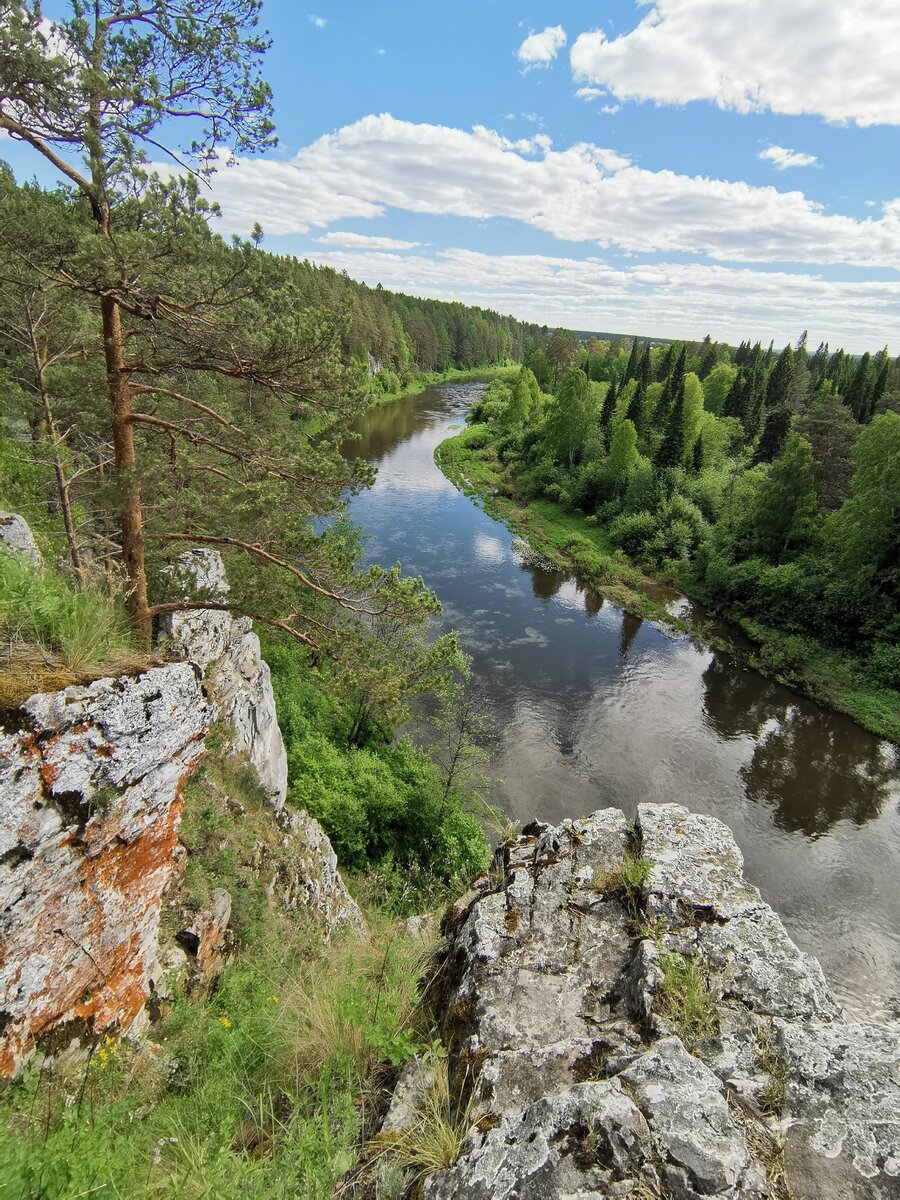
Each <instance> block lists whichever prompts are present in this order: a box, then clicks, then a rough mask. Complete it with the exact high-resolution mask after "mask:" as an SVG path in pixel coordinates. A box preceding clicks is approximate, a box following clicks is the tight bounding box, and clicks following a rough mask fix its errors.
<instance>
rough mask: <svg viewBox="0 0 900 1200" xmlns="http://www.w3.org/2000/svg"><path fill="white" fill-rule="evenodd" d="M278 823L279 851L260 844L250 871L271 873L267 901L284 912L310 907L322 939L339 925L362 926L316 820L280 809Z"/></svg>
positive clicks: (337, 928) (308, 909) (327, 936)
mask: <svg viewBox="0 0 900 1200" xmlns="http://www.w3.org/2000/svg"><path fill="white" fill-rule="evenodd" d="M280 824H281V827H282V829H283V830H284V838H283V841H282V853H281V854H280V855H279V856H278V857H277V859H276V857H275V856H274V855H273V854H272V853H271V851H270V850H269V848H268V846H266V845H264V844H263V843H262V842H260V843H258V844H257V847H256V850H255V853H254V858H253V867H254V870H256V871H257V872H259V873H260V874H262V875H265V874H267V873H268V874H270V875H271V882H270V884H269V889H268V890H269V896H270V898H271V900H272V902H273V903H275V904H278V905H279V906H280V907H281V908H283V909H284V910H285V912H298V911H300V910H307V911H311V912H312V913H313V914H314V915H315V916H316V918H317V919H318V921H319V923H320V924H321V926H322V929H323V932H324V934H325V937H326V940H327V939H329V938H330V937H331V936H332V934H333V933H335V932H336V931H337V930H339V929H344V928H347V927H350V928H355V929H362V927H363V919H362V914H361V913H360V911H359V906H358V905H357V903H356V901H355V900H354V899H353V898H352V897H351V895H350V893H349V892H348V891H347V888H346V885H345V884H344V881H343V879H342V878H341V874H340V871H339V870H338V865H337V856H336V854H335V852H334V848H333V847H332V845H331V841H330V840H329V838H328V835H327V834H326V832H325V830H324V829H323V828H322V826H321V825H320V824H319V822H318V821H316V820H315V819H314V818H313V817H311V816H309V814H308V813H305V812H288V811H287V810H284V812H282V814H281V816H280Z"/></svg>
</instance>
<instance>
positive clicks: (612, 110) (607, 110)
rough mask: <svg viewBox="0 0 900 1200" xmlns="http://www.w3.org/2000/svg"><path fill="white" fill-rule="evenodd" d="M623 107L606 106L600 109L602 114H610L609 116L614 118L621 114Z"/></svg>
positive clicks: (617, 105) (616, 105)
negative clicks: (618, 113)
mask: <svg viewBox="0 0 900 1200" xmlns="http://www.w3.org/2000/svg"><path fill="white" fill-rule="evenodd" d="M621 107H622V105H621V104H604V105H603V106H602V108H601V109H600V111H601V112H602V113H609V115H610V116H611V117H612V116H615V114H616V113H617V112H619V110H620V109H621Z"/></svg>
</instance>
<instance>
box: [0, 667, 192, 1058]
mask: <svg viewBox="0 0 900 1200" xmlns="http://www.w3.org/2000/svg"><path fill="white" fill-rule="evenodd" d="M25 711H26V714H27V717H28V719H29V723H30V728H29V729H28V730H25V731H21V732H19V733H14V734H0V1075H6V1074H10V1073H13V1072H15V1071H17V1070H18V1069H19V1068H20V1067H21V1065H22V1064H23V1063H24V1062H25V1061H26V1059H27V1058H28V1056H29V1055H30V1054H31V1053H32V1052H33V1050H34V1049H35V1048H42V1049H45V1050H48V1051H50V1050H59V1049H63V1048H65V1046H67V1045H68V1044H69V1042H70V1041H71V1040H72V1039H73V1038H77V1039H80V1040H82V1041H83V1040H84V1039H85V1038H90V1037H91V1036H92V1035H93V1034H96V1033H101V1032H103V1031H106V1030H109V1031H111V1032H115V1033H120V1032H123V1031H124V1030H126V1029H127V1028H128V1027H129V1026H130V1025H132V1023H133V1022H134V1021H135V1019H136V1018H137V1017H138V1016H139V1015H140V1014H141V1011H142V1009H143V1006H144V1001H145V1000H146V998H147V994H148V988H149V981H150V979H151V977H152V976H153V975H154V974H155V972H156V970H157V966H156V951H157V929H158V926H159V913H160V905H161V899H162V894H163V892H164V890H165V888H166V886H167V884H168V882H169V880H170V878H171V875H172V870H173V865H174V861H175V848H176V844H177V834H176V829H177V825H178V819H179V817H180V815H181V807H182V800H181V789H182V785H183V783H184V781H185V779H186V778H187V777H188V775H190V773H191V772H192V770H193V769H194V767H195V766H196V764H197V763H198V762H199V760H200V758H201V757H202V754H203V736H204V734H205V732H206V729H207V727H208V724H209V721H210V719H211V717H212V712H211V709H210V707H209V705H208V704H207V703H206V702H205V700H204V699H203V695H202V693H201V690H200V682H199V678H198V675H197V672H196V671H195V669H194V668H193V667H192V666H191V665H190V664H189V663H175V664H173V665H171V666H167V667H159V668H155V669H153V670H150V671H147V672H146V674H144V675H140V676H138V677H137V678H125V679H101V680H100V681H98V682H97V683H94V684H92V685H91V686H90V687H84V688H82V687H70V688H66V689H65V691H62V692H55V693H53V694H48V695H37V696H32V697H31V699H30V700H29V701H27V703H26V704H25Z"/></svg>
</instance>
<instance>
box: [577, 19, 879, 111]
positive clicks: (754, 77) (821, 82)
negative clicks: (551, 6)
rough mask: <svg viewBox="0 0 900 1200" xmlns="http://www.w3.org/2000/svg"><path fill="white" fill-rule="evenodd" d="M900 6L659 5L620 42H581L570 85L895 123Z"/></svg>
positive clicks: (593, 38)
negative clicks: (576, 83)
mask: <svg viewBox="0 0 900 1200" xmlns="http://www.w3.org/2000/svg"><path fill="white" fill-rule="evenodd" d="M898 58H900V4H898V3H897V0H856V2H855V3H852V4H849V3H847V0H778V3H774V0H656V3H655V4H654V5H653V7H652V8H651V10H650V12H648V13H647V15H646V16H645V17H644V18H643V20H642V21H641V22H640V24H639V25H638V26H637V27H636V28H635V29H633V30H631V31H630V32H628V33H625V34H623V35H621V36H619V37H615V38H608V37H607V35H606V34H605V33H604V32H603V30H602V29H595V30H593V31H591V32H589V33H583V34H581V35H580V37H578V38H577V39H576V40H575V43H574V44H573V46H572V50H571V63H572V70H573V72H574V74H575V76H576V78H578V79H581V80H584V81H585V82H586V83H589V84H596V85H598V86H601V87H605V88H607V89H608V90H609V91H611V92H612V93H614V95H615V96H616V97H617V98H618V99H619V100H626V99H628V100H653V101H655V102H656V103H657V104H686V103H687V102H688V101H690V100H712V101H714V102H715V103H716V104H718V105H719V106H720V107H721V108H733V109H736V110H737V111H738V112H744V113H746V112H757V111H763V110H766V109H771V110H772V111H773V112H778V113H789V114H794V115H799V114H804V113H808V114H817V115H819V116H822V117H824V118H825V119H826V120H828V121H840V122H843V121H854V122H856V123H857V124H858V125H875V124H891V125H894V124H900V88H898V86H897V61H898Z"/></svg>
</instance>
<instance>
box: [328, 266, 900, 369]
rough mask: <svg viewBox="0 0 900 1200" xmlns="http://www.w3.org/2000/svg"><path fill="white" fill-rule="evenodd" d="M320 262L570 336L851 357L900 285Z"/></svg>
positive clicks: (715, 272) (686, 271) (740, 272)
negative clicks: (810, 350) (707, 338)
mask: <svg viewBox="0 0 900 1200" xmlns="http://www.w3.org/2000/svg"><path fill="white" fill-rule="evenodd" d="M316 257H317V259H319V260H320V261H323V262H327V263H329V264H330V265H331V266H333V267H335V268H337V269H341V270H343V269H346V270H347V271H348V272H349V273H350V274H351V275H352V276H354V278H357V279H364V280H366V281H367V282H368V283H370V284H375V283H377V282H381V283H382V284H384V286H385V287H391V288H397V289H400V290H403V291H405V292H412V293H414V294H417V295H420V296H433V297H437V298H441V299H446V300H463V301H466V302H468V303H471V304H480V305H483V306H485V307H487V308H493V309H496V310H498V311H500V312H511V313H514V314H515V315H516V316H519V317H521V318H523V319H525V320H532V321H537V322H539V323H541V324H544V323H546V324H548V325H566V326H568V327H569V328H574V329H598V330H600V329H602V330H619V331H622V332H628V331H634V330H640V331H641V332H643V333H646V334H648V335H652V334H657V335H658V336H661V337H662V336H669V337H697V336H698V331H700V333H706V332H707V331H708V332H710V333H711V334H712V335H713V337H715V338H722V339H725V340H728V341H731V342H738V341H740V340H741V339H742V338H745V337H751V338H753V339H754V340H755V339H756V338H759V339H760V340H761V341H763V342H764V343H765V342H768V341H769V339H770V338H774V339H775V343H776V345H784V344H785V343H786V342H788V341H795V340H796V338H797V337H798V335H799V334H800V333H801V332H802V330H803V329H804V328H808V329H809V334H810V341H812V342H813V343H817V342H818V341H820V340H826V341H830V342H831V344H832V345H833V346H837V345H843V346H844V347H845V348H846V349H847V350H849V351H851V352H860V351H862V350H865V349H871V348H872V347H873V346H882V345H884V344H885V343H886V342H890V341H891V340H893V341H896V337H897V311H898V305H900V280H898V281H895V282H878V283H871V282H868V283H864V282H858V281H839V282H831V281H828V280H825V279H822V278H821V277H820V276H819V275H816V274H810V273H799V274H794V273H789V272H786V271H759V270H751V269H749V268H735V267H721V266H711V265H708V264H702V263H654V264H652V265H640V266H630V267H626V268H618V267H615V266H613V265H611V264H609V263H607V262H605V261H604V260H603V259H601V258H589V259H575V258H563V257H558V258H557V257H551V256H547V255H536V254H531V255H526V254H507V255H492V254H483V253H478V252H475V251H472V250H460V249H451V250H441V251H438V252H437V253H435V254H433V255H427V254H413V255H398V254H390V253H382V252H375V251H373V252H365V251H331V252H328V253H326V254H325V255H323V256H319V255H317V256H316Z"/></svg>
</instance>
